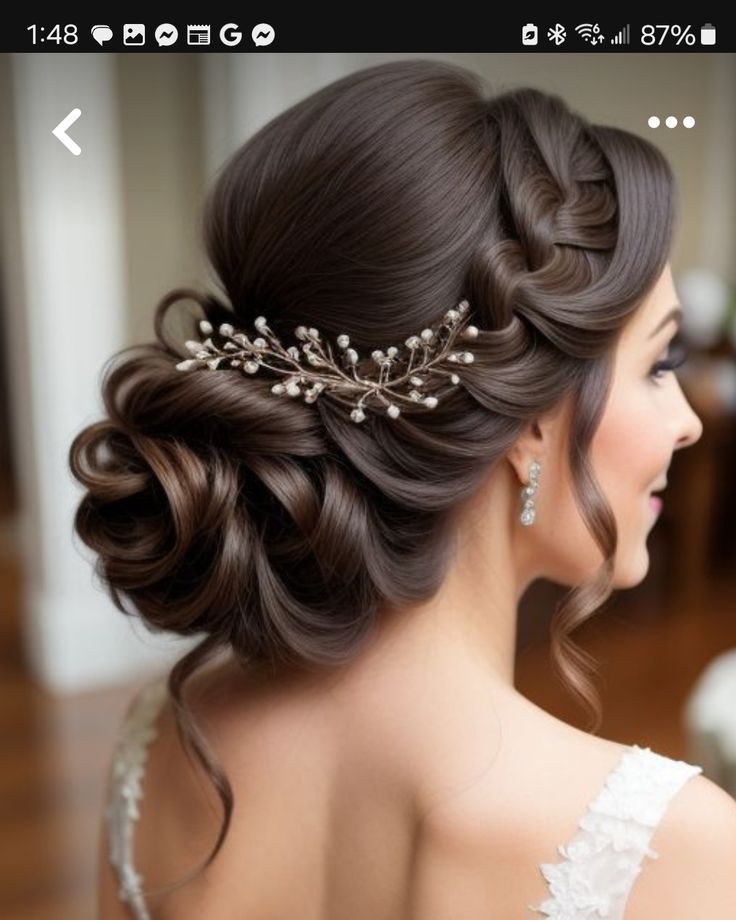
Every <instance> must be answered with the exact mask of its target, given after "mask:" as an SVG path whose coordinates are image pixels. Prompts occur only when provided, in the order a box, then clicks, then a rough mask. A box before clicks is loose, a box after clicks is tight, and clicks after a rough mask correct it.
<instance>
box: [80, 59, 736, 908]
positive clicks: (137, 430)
mask: <svg viewBox="0 0 736 920" xmlns="http://www.w3.org/2000/svg"><path fill="white" fill-rule="evenodd" d="M674 221H675V188H674V181H673V176H672V173H671V170H670V167H669V165H668V163H667V162H666V160H665V159H664V157H663V156H662V154H661V153H660V152H659V151H658V150H657V149H656V148H655V147H654V146H653V145H651V144H649V143H648V142H646V141H644V140H643V139H641V138H639V137H637V136H635V135H632V134H630V133H627V132H625V131H622V130H618V129H615V128H611V127H604V126H599V125H592V124H590V123H589V122H587V121H586V120H585V119H584V118H583V117H581V116H580V115H577V114H575V113H573V112H571V111H570V110H569V108H568V107H567V106H566V105H565V104H564V102H563V101H562V100H561V99H560V98H559V97H557V96H553V95H547V94H545V93H542V92H540V91H537V90H534V89H517V90H513V91H508V92H504V93H502V94H499V95H495V96H494V95H491V94H488V93H487V92H486V91H485V88H484V87H483V85H482V83H481V81H480V80H479V79H478V78H477V77H476V76H475V75H473V74H472V73H469V72H467V71H465V70H462V69H460V68H458V67H455V66H453V65H450V64H447V63H441V62H438V61H430V60H410V61H399V62H394V63H387V64H381V65H378V66H374V67H370V68H368V69H365V70H362V71H359V72H357V73H353V74H351V75H349V76H348V77H345V78H344V79H341V80H338V81H336V82H335V83H332V84H331V85H329V86H327V87H325V88H323V89H322V90H320V91H319V92H317V93H314V94H313V95H311V96H309V97H308V98H305V99H304V100H302V101H301V102H299V103H298V104H296V105H294V106H292V107H291V108H290V109H288V110H287V111H285V112H283V113H282V114H280V115H279V116H278V117H276V118H274V119H273V120H272V121H271V122H269V123H268V124H267V125H266V126H265V127H264V128H262V129H261V130H260V131H259V132H258V133H257V134H256V135H255V136H254V137H252V138H251V139H250V140H249V141H248V142H247V143H245V144H244V145H243V146H242V147H241V148H240V149H239V150H238V151H237V152H236V153H235V154H234V155H233V156H232V157H231V158H230V160H229V161H228V162H227V163H226V165H225V166H224V168H223V170H222V172H221V174H220V176H219V177H218V180H217V182H216V184H215V186H214V188H213V190H212V193H211V195H210V197H209V199H208V202H207V209H206V214H205V236H206V246H207V251H208V255H209V257H210V259H211V262H212V265H213V267H214V269H215V271H216V273H217V276H218V279H219V282H220V285H221V289H222V290H221V292H220V293H218V294H214V295H199V294H198V293H197V292H193V291H187V290H177V291H174V292H172V293H171V294H170V295H168V296H167V297H166V298H165V299H164V300H163V301H162V303H161V304H159V307H158V310H157V313H156V317H155V327H156V333H157V337H158V339H159V343H157V344H155V345H146V346H140V347H136V348H133V349H127V350H126V351H125V352H124V353H123V356H122V360H121V361H119V362H118V364H117V365H116V366H115V367H113V368H112V369H111V370H110V373H109V374H108V375H107V376H106V380H105V382H104V387H103V392H104V396H105V404H106V409H107V413H108V417H107V418H106V419H105V420H104V421H101V422H98V423H97V424H95V425H92V426H90V427H89V428H87V429H85V430H84V431H83V432H81V433H80V434H79V435H78V436H77V438H76V439H75V441H74V443H73V445H72V448H71V452H70V462H71V465H72V469H73V470H74V473H75V475H76V476H77V478H78V479H79V480H80V481H81V482H82V483H83V484H84V485H85V486H86V488H87V490H88V491H87V494H86V495H85V497H84V498H83V500H82V502H81V505H80V508H79V510H78V513H77V517H76V521H75V523H76V528H77V531H78V533H79V534H80V536H81V538H82V539H83V540H84V541H85V543H86V544H88V545H89V546H91V547H93V548H94V549H95V550H97V551H98V553H99V554H100V571H101V573H102V574H103V577H104V579H105V583H106V584H107V585H108V586H109V590H110V592H111V594H112V597H113V599H114V600H115V602H116V604H117V605H118V607H119V608H120V610H121V611H122V612H127V611H126V609H125V607H124V603H123V602H124V599H125V598H127V599H129V601H130V602H131V603H132V606H133V607H134V609H135V611H136V613H137V615H139V616H140V617H141V618H142V619H143V621H144V623H145V624H146V625H147V626H148V628H150V629H151V630H153V631H161V630H165V631H170V632H174V633H177V634H179V635H183V636H195V635H201V637H202V638H201V641H200V643H199V644H198V645H197V646H196V647H195V648H194V649H193V650H192V651H191V652H189V653H188V654H187V655H186V656H184V658H183V659H182V660H181V661H179V662H178V663H177V664H176V666H175V667H174V668H173V669H172V671H171V674H170V675H168V676H167V677H166V678H164V679H163V680H162V681H159V682H156V683H154V684H153V685H151V686H150V687H148V688H147V689H146V690H145V692H144V693H142V694H141V696H140V697H139V698H137V699H136V700H134V702H133V705H132V706H131V709H130V712H129V718H128V721H127V722H126V724H125V726H124V728H123V731H122V734H121V742H120V747H119V749H118V751H117V754H116V757H115V760H114V770H113V773H112V775H111V787H110V802H109V805H108V808H107V811H106V819H107V820H106V822H104V823H103V826H102V828H101V834H102V836H101V839H100V846H101V851H100V853H101V856H100V858H101V867H100V869H101V883H100V905H101V916H102V917H103V918H108V917H110V918H111V917H123V916H135V917H139V918H141V917H147V916H152V917H161V918H189V917H192V918H194V917H197V918H199V917H207V918H215V920H217V918H225V917H227V918H230V917H249V918H250V917H253V918H255V917H267V916H268V917H279V918H281V917H283V918H287V917H295V918H296V917H298V918H302V920H305V918H314V920H322V918H340V920H342V918H350V920H360V918H364V917H365V918H371V920H383V918H387V920H388V918H391V920H394V918H416V920H428V918H433V920H440V918H453V920H454V918H458V917H462V918H468V920H473V918H479V920H480V918H483V920H490V918H496V917H499V918H500V917H502V918H507V917H508V918H512V917H521V916H527V915H528V916H531V915H532V911H536V912H538V913H545V914H546V915H547V916H555V917H564V918H568V917H569V918H572V917H575V918H577V917H580V918H582V917H593V916H596V917H602V916H608V917H621V916H623V911H624V907H625V908H626V918H627V920H635V918H641V917H647V918H649V917H653V916H662V917H664V916H666V917H668V918H674V917H682V918H685V917H687V918H691V917H693V916H725V915H726V914H727V913H728V911H727V906H729V904H732V903H733V901H734V898H735V897H736V895H735V893H734V883H733V881H732V873H730V872H728V871H727V870H726V866H727V865H728V862H727V860H729V859H730V860H733V858H734V857H735V856H736V804H734V803H733V802H732V800H731V799H730V798H729V797H728V796H727V795H726V793H725V792H723V791H722V790H720V788H719V787H718V786H716V785H715V784H714V783H712V782H710V781H709V780H708V779H706V778H705V777H703V776H699V775H698V774H699V773H700V772H701V768H700V767H698V766H697V765H690V764H686V763H683V762H682V761H674V760H670V759H669V758H666V757H662V756H661V755H659V754H657V753H656V752H653V751H651V750H650V749H649V748H644V749H642V748H639V747H637V746H627V745H624V744H621V743H618V742H615V741H611V740H605V739H602V738H598V737H596V736H595V735H594V734H593V732H594V731H596V730H597V728H598V727H599V726H600V704H599V702H598V700H597V699H596V696H595V693H594V690H593V688H592V686H591V684H590V681H589V679H588V677H587V676H586V674H585V672H584V668H583V664H584V658H583V657H582V655H581V652H580V650H579V649H578V648H577V647H576V646H575V645H574V644H573V643H572V641H571V639H570V638H569V634H570V633H571V631H572V630H573V629H574V628H575V626H577V625H578V624H580V623H581V622H582V621H583V620H585V619H586V618H588V617H589V616H591V615H592V614H593V613H594V612H595V611H596V609H598V608H599V607H600V606H601V604H603V603H604V601H605V600H606V599H607V598H608V597H609V596H610V594H611V592H612V590H614V589H615V588H626V587H632V586H634V585H637V584H639V583H640V582H641V581H642V579H643V578H644V577H645V576H646V573H647V568H648V555H647V549H646V538H647V535H648V534H649V532H650V531H651V529H652V527H653V526H654V524H655V521H656V504H655V503H654V502H653V501H652V499H651V493H652V492H653V491H656V490H660V489H662V488H663V487H664V486H665V484H666V480H667V471H668V468H669V465H670V463H671V462H672V459H673V455H674V452H675V451H676V450H678V449H681V448H684V447H687V446H689V445H691V444H693V443H694V442H695V441H697V439H698V438H699V437H700V434H701V430H702V426H701V423H700V420H699V419H698V417H697V416H696V415H695V414H694V412H693V411H692V409H691V408H690V406H689V405H688V403H687V401H686V399H685V398H684V396H683V393H682V391H681V389H680V387H679V384H678V382H677V379H676V378H675V376H674V375H673V374H672V373H671V371H672V367H673V366H674V363H673V361H672V356H671V353H670V352H669V351H668V347H669V343H670V342H671V340H672V339H673V337H674V335H675V332H676V328H677V314H676V313H675V314H673V308H675V305H676V302H677V294H676V291H675V289H674V285H673V280H672V274H671V269H670V265H669V261H668V260H669V253H670V248H671V240H672V233H673V226H674ZM185 298H193V299H196V300H197V301H198V302H199V307H200V309H199V311H198V315H197V316H196V317H194V318H191V317H190V321H189V322H190V325H189V327H188V328H189V329H190V332H189V333H188V335H185V336H184V337H181V336H173V335H169V334H167V332H166V331H165V330H164V323H163V320H164V317H165V314H166V313H167V312H168V311H169V308H170V307H171V306H172V305H173V304H174V303H176V302H177V301H181V300H182V299H185ZM197 320H199V321H200V323H199V325H197V324H196V323H197ZM675 363H676V362H675ZM103 445H104V447H105V448H106V449H107V455H106V456H105V457H104V458H103V457H100V456H98V455H97V454H96V449H97V447H100V446H103ZM539 578H546V579H550V580H552V581H555V582H557V583H559V584H563V585H566V586H569V587H570V592H569V593H568V595H567V596H566V597H565V599H564V601H563V603H562V604H561V605H560V607H559V609H558V610H557V611H556V614H555V618H554V620H553V634H552V653H553V659H554V662H555V665H556V667H557V669H558V671H559V673H560V675H561V677H562V678H563V680H564V681H565V682H566V684H567V685H568V686H569V687H570V689H571V691H572V692H573V693H575V694H576V696H577V697H578V698H579V699H580V700H581V701H582V702H583V704H584V705H585V706H586V707H587V709H588V711H589V712H590V713H591V715H592V723H591V726H590V729H589V731H587V732H585V731H580V730H578V729H576V728H574V727H573V726H571V725H567V724H565V723H564V722H561V721H559V720H557V719H555V718H554V717H552V716H551V715H549V714H548V713H546V712H545V711H544V710H542V709H540V708H539V707H537V706H535V705H534V704H533V703H532V702H531V701H529V700H527V699H526V698H524V697H523V696H522V695H521V694H520V693H519V692H517V690H516V689H515V687H514V648H515V634H516V619H517V610H518V605H519V601H520V600H521V597H522V596H523V594H524V592H525V591H526V589H527V588H528V587H529V586H530V585H531V584H532V583H533V582H534V581H535V580H537V579H539ZM218 656H220V657H218ZM207 663H209V667H207V668H205V669H202V666H203V665H205V664H207ZM195 672H197V673H195ZM192 754H194V755H195V756H194V757H192V756H191V755H192ZM146 758H147V759H146ZM144 779H145V787H144V784H143V780H144ZM688 780H690V781H689V782H688ZM144 790H145V796H144V800H143V802H141V801H140V798H141V795H142V794H143V792H144ZM136 821H137V823H136V824H135V836H133V830H134V822H136ZM579 822H580V823H579ZM655 832H656V836H655ZM714 834H720V835H721V841H725V842H724V843H722V844H721V845H717V844H716V842H715V840H714ZM573 835H576V836H575V838H574V839H573ZM133 841H134V844H133ZM652 842H653V843H654V844H655V845H657V849H656V850H654V849H651V848H650V843H652ZM213 843H214V845H213ZM565 843H569V844H570V847H569V848H568V849H567V850H560V849H558V848H559V847H560V846H561V845H562V844H565ZM729 847H730V850H729V849H728V848H729ZM660 850H661V853H660V855H661V856H662V858H661V860H659V861H658V862H657V863H652V864H651V865H650V864H649V863H650V860H651V858H653V857H654V856H655V855H656V853H657V852H659V851H660ZM645 856H648V857H650V859H648V860H646V871H645V872H644V873H643V875H642V878H641V880H640V881H639V882H637V885H636V886H635V887H634V885H633V883H634V880H635V879H636V877H637V875H638V874H639V873H640V872H641V871H642V867H643V865H644V864H645V859H644V857H645ZM205 857H207V859H206V861H205V862H204V865H203V866H201V865H197V867H196V868H195V870H194V871H192V872H188V870H190V869H191V868H192V867H193V866H195V864H197V863H198V862H199V861H201V860H204V859H205ZM561 857H563V858H561ZM705 865H707V866H708V868H709V871H710V872H711V876H710V880H709V881H707V882H706V881H705V880H704V879H705V876H704V874H703V869H702V868H701V867H702V866H705ZM683 867H685V868H687V872H686V873H685V872H683ZM540 869H541V871H540ZM202 870H204V871H202ZM118 896H120V897H118ZM729 899H730V901H729ZM126 911H127V912H126Z"/></svg>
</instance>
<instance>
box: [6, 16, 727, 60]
mask: <svg viewBox="0 0 736 920" xmlns="http://www.w3.org/2000/svg"><path fill="white" fill-rule="evenodd" d="M0 42H1V43H2V46H1V47H0V50H3V51H14V52H18V51H21V52H23V51H26V52H33V51H42V52H45V53H47V52H55V53H59V54H68V53H70V52H75V51H76V52H80V51H81V52H101V51H102V52H104V51H115V52H124V53H131V54H134V53H140V52H151V51H155V52H173V53H176V52H182V51H185V52H222V53H227V52H236V53H238V52H241V53H242V52H244V51H247V52H251V53H261V52H328V53H329V52H336V53H360V52H369V53H376V49H381V52H384V53H407V49H408V48H414V49H417V52H418V53H426V52H430V53H453V52H458V53H483V52H489V53H493V52H495V53H508V52H512V53H513V52H516V53H520V54H535V53H564V52H570V51H574V52H576V53H584V54H605V53H610V52H621V51H628V52H638V53H645V54H656V53H678V54H680V53H682V54H686V53H692V52H696V53H703V52H733V51H734V50H736V49H734V42H733V40H732V39H731V37H730V30H729V29H728V28H726V27H724V28H723V29H720V30H719V29H718V27H717V24H716V23H713V22H710V21H703V22H698V23H690V24H687V23H669V24H661V23H660V24H657V23H647V22H639V23H633V22H621V21H618V20H615V21H614V20H606V21H605V22H603V21H601V20H597V21H593V22H574V21H572V20H565V21H563V22H558V21H554V22H553V21H551V20H537V21H531V22H525V21H522V20H510V19H508V18H506V19H503V18H498V17H496V16H495V15H494V18H493V20H491V21H484V20H480V19H478V20H477V21H474V20H472V19H468V18H466V19H463V20H462V21H459V22H458V21H453V23H452V27H449V26H448V21H447V20H444V21H442V23H440V22H437V23H433V22H431V21H426V20H424V21H421V22H420V21H417V22H415V23H412V24H411V25H409V24H401V23H397V22H396V21H395V20H394V19H392V20H390V22H387V21H386V20H385V19H379V18H378V17H377V18H376V21H375V22H370V21H366V20H361V23H360V29H356V28H355V26H354V19H353V20H349V19H348V18H347V17H344V18H343V19H341V18H339V17H332V18H330V19H327V20H325V19H323V18H321V17H316V16H312V17H309V16H307V15H306V14H305V13H301V14H299V13H297V14H296V15H294V16H289V17H288V18H282V17H273V18H269V17H268V16H266V18H265V19H264V20H261V21H255V20H254V21H248V22H245V21H240V22H221V21H217V22H159V21H147V22H120V21H117V20H109V19H108V20H106V21H104V22H90V21H74V22H61V21H60V22H54V21H52V20H44V21H36V22H28V23H25V24H18V25H13V26H12V27H7V28H5V29H4V30H3V32H2V34H1V35H0ZM379 53H380V52H379Z"/></svg>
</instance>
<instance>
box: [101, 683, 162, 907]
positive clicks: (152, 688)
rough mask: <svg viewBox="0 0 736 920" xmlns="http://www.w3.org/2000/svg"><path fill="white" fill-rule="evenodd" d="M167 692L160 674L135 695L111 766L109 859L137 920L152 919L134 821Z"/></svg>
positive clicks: (123, 895) (108, 821)
mask: <svg viewBox="0 0 736 920" xmlns="http://www.w3.org/2000/svg"><path fill="white" fill-rule="evenodd" d="M167 693H168V687H167V678H166V677H162V678H157V679H156V680H155V681H153V682H152V683H150V684H147V685H146V686H145V687H144V688H143V689H142V690H141V691H140V693H139V694H138V695H137V696H136V697H135V699H134V701H133V703H132V704H131V706H130V707H129V709H128V713H127V714H126V717H125V720H124V722H123V726H122V730H121V733H120V737H119V739H118V742H117V745H116V747H115V751H114V753H113V757H112V763H111V766H110V798H109V804H108V806H107V808H106V809H105V817H106V820H107V824H108V842H109V846H110V862H111V863H112V865H113V866H114V867H115V868H116V869H117V872H118V879H119V881H120V888H119V891H118V894H119V897H120V899H121V900H122V901H127V902H128V903H129V904H130V905H131V907H132V909H133V912H134V914H135V917H136V918H137V920H150V916H149V913H148V910H147V909H146V906H145V903H144V900H143V895H142V883H143V879H142V877H141V876H140V875H139V874H138V873H137V872H136V871H135V868H134V866H133V854H132V834H133V830H132V829H133V822H134V821H137V820H138V818H139V815H140V812H139V810H138V802H139V800H140V799H141V797H142V795H143V791H142V780H143V775H144V772H145V765H146V758H147V756H148V746H149V744H150V743H151V742H152V741H153V739H154V738H155V737H156V735H157V729H156V725H155V720H156V716H157V715H158V713H159V711H160V709H161V707H162V706H163V704H164V702H165V700H166V696H167Z"/></svg>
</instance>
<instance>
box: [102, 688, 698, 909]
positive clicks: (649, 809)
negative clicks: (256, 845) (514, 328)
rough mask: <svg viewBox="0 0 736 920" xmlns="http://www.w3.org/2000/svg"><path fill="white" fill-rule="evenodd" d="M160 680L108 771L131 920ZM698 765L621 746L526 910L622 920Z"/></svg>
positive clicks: (126, 727)
mask: <svg viewBox="0 0 736 920" xmlns="http://www.w3.org/2000/svg"><path fill="white" fill-rule="evenodd" d="M167 692H168V691H167V685H166V677H165V676H164V677H161V678H158V679H156V680H154V681H152V682H151V683H149V684H147V685H146V686H145V687H144V688H143V689H142V690H141V692H140V693H139V694H138V696H137V697H136V698H135V699H134V700H133V702H132V703H131V704H130V706H129V708H128V712H127V714H126V717H125V720H124V723H123V727H122V731H121V733H120V737H119V739H118V744H117V746H116V749H115V753H114V755H113V759H112V763H111V767H110V785H109V800H108V805H107V808H106V811H105V815H106V819H107V825H108V844H109V856H110V863H111V865H112V866H113V868H114V870H115V872H116V874H117V877H118V880H119V884H120V887H119V890H118V893H119V896H120V899H121V900H122V901H124V902H127V904H128V905H129V907H130V911H131V916H132V917H134V918H135V920H150V914H149V912H148V909H147V907H146V904H145V900H144V898H143V894H142V885H143V878H142V877H141V876H140V875H139V874H138V872H136V870H135V867H134V865H133V856H132V839H133V824H134V822H135V821H136V820H137V819H138V817H139V809H138V803H139V800H140V798H141V796H142V786H141V784H142V780H143V776H144V772H145V765H146V756H147V749H148V745H149V744H150V743H151V741H153V739H154V738H155V737H156V727H155V720H156V716H157V714H158V712H159V710H160V708H161V706H162V705H163V703H164V702H165V700H166V695H167ZM698 773H702V767H699V766H695V765H693V764H689V763H686V762H685V761H682V760H672V759H671V758H669V757H665V756H663V755H661V754H657V753H655V752H653V751H651V750H650V749H649V748H640V747H638V746H637V745H631V746H630V747H627V748H626V749H625V750H624V752H623V754H622V756H621V759H620V761H619V763H618V765H617V766H616V767H615V768H614V769H613V770H611V772H610V773H609V774H608V776H607V777H606V780H605V784H604V786H603V788H602V789H601V791H600V792H599V793H598V795H597V796H596V798H595V799H594V800H593V801H592V802H591V803H590V805H589V806H588V808H587V810H586V812H585V814H584V815H583V816H582V818H581V819H580V821H579V822H578V828H579V829H578V831H577V833H576V834H575V836H574V837H573V838H572V840H570V841H569V842H568V843H567V844H565V845H560V846H559V847H558V851H559V853H560V855H561V856H562V857H563V859H562V860H560V861H559V862H556V863H542V864H541V865H540V867H539V868H540V870H541V872H542V874H543V876H544V878H545V880H546V881H547V885H548V887H549V892H550V897H549V898H548V899H547V900H545V901H543V902H542V903H541V904H539V905H532V904H528V905H527V907H528V908H529V909H530V910H531V911H533V912H535V913H539V914H544V915H545V916H547V917H553V918H555V920H596V918H606V920H622V918H623V917H624V908H625V906H626V901H627V899H628V897H629V893H630V892H631V887H632V885H633V884H634V881H635V880H636V877H637V876H638V875H639V873H640V872H641V871H642V862H643V858H644V856H648V857H650V858H652V859H657V858H658V857H659V854H658V853H656V852H655V851H654V850H652V849H651V847H650V846H649V841H650V840H651V838H652V835H653V834H654V831H655V829H656V827H657V825H658V824H659V822H660V820H661V818H662V816H663V814H664V812H665V810H666V808H667V805H668V803H669V802H670V800H671V799H672V797H673V796H674V795H675V794H676V793H677V791H678V790H679V789H680V788H681V787H682V786H683V785H684V784H685V783H686V782H687V780H688V779H689V778H690V777H691V776H695V775H696V774H698Z"/></svg>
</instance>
